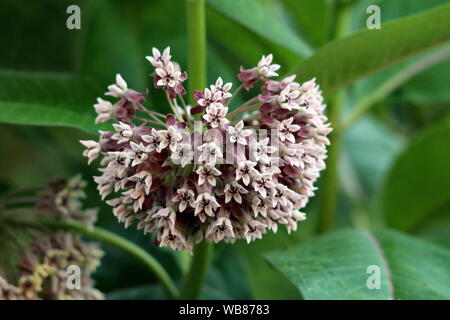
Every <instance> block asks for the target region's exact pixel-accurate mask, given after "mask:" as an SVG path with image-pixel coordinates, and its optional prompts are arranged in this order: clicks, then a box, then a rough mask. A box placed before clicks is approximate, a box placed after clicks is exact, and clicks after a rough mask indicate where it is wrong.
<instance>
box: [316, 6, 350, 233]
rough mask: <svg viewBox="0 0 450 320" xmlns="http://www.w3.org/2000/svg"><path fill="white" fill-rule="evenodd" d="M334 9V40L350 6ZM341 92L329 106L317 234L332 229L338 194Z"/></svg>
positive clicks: (343, 27) (342, 29)
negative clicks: (328, 145)
mask: <svg viewBox="0 0 450 320" xmlns="http://www.w3.org/2000/svg"><path fill="white" fill-rule="evenodd" d="M333 5H334V9H335V16H336V20H335V38H340V37H342V36H343V35H345V33H346V31H347V26H348V21H349V18H350V12H351V11H350V5H349V4H346V3H338V2H336V1H334V3H333ZM342 102H343V92H342V91H340V92H338V93H336V95H335V96H334V99H333V100H332V102H331V104H330V108H331V109H330V110H331V111H330V114H329V120H330V122H331V126H332V127H333V132H332V134H331V136H330V141H331V144H330V147H329V150H328V159H327V168H326V170H325V173H324V179H323V186H322V188H323V190H322V199H321V200H322V201H321V212H320V217H319V225H318V232H319V233H324V232H328V231H331V230H332V229H333V228H334V224H335V216H336V209H337V199H338V193H339V172H338V170H339V168H338V163H339V157H340V152H341V144H342V130H341V125H342V123H341V112H342Z"/></svg>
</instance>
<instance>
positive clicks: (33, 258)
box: [0, 177, 103, 300]
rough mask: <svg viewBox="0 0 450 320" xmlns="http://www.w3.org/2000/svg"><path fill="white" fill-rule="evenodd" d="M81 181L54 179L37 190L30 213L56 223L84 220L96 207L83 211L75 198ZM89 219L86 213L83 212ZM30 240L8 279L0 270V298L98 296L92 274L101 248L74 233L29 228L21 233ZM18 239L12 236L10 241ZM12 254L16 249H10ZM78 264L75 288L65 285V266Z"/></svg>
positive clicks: (99, 257)
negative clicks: (33, 209) (34, 204)
mask: <svg viewBox="0 0 450 320" xmlns="http://www.w3.org/2000/svg"><path fill="white" fill-rule="evenodd" d="M83 185H84V183H83V182H82V181H81V180H80V178H79V177H75V178H73V179H71V180H69V181H65V180H62V179H60V180H56V181H54V182H51V183H50V184H49V185H48V186H47V187H46V188H44V189H43V190H42V191H41V192H39V193H38V196H37V198H38V200H37V211H36V212H34V211H33V212H32V214H33V216H36V217H41V218H43V217H45V218H46V219H52V220H56V221H71V222H78V223H84V224H89V225H91V223H92V222H93V221H95V215H96V211H95V210H92V209H88V210H83V209H82V208H81V206H80V203H79V199H80V197H82V196H83V193H82V187H83ZM89 215H90V216H92V217H88V216H89ZM27 234H28V237H29V238H30V239H31V241H30V243H29V244H28V245H27V246H26V248H25V249H24V252H23V254H22V255H21V258H20V260H19V262H18V264H17V266H16V267H17V268H16V269H17V272H16V273H15V274H14V276H12V277H7V276H6V275H2V274H1V272H0V300H100V299H103V294H102V293H101V292H100V291H98V290H97V289H95V288H94V282H93V280H92V273H93V272H94V271H95V270H96V268H97V267H98V266H99V265H100V259H101V257H102V256H103V252H102V251H101V250H100V249H99V247H98V245H97V244H96V243H88V242H85V241H83V240H82V239H81V237H80V235H78V234H76V233H74V232H66V231H56V232H53V231H49V230H42V229H33V230H28V231H27ZM10 240H11V241H18V240H17V239H10ZM16 253H17V252H16ZM71 266H75V267H76V268H79V269H78V270H79V271H80V273H79V279H76V280H75V279H74V281H73V282H76V283H77V286H76V287H71V286H70V285H69V282H70V283H72V282H71V279H69V276H70V274H69V272H68V270H69V269H68V268H69V267H71Z"/></svg>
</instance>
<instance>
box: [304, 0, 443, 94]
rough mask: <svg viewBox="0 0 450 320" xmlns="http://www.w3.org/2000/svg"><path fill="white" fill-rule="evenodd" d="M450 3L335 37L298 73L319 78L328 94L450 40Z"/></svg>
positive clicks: (305, 63) (307, 60)
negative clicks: (345, 35) (379, 26)
mask: <svg viewBox="0 0 450 320" xmlns="http://www.w3.org/2000/svg"><path fill="white" fill-rule="evenodd" d="M449 15H450V5H444V6H440V7H438V8H435V9H433V10H429V11H426V12H423V13H420V14H416V15H412V16H409V17H406V18H402V19H399V20H396V21H393V22H389V23H385V24H383V25H382V27H381V29H378V30H377V29H375V30H364V31H360V32H358V33H355V34H353V35H350V36H348V37H345V38H342V39H339V40H335V41H333V42H331V43H329V44H327V45H325V46H324V47H323V48H321V49H320V50H318V51H317V52H316V54H314V55H313V56H312V57H310V58H308V59H306V60H305V61H303V62H302V63H301V64H300V65H299V66H298V67H297V68H296V69H295V72H296V73H299V75H300V77H301V79H303V80H306V79H310V78H313V77H316V78H317V81H318V83H319V84H320V86H321V88H322V90H323V91H324V92H325V93H330V92H333V91H336V90H338V89H340V88H343V87H345V86H348V85H350V84H352V83H353V82H355V81H357V80H359V79H361V78H364V77H366V76H368V75H370V74H372V73H375V72H377V71H380V70H382V69H384V68H386V67H389V66H391V65H393V64H396V63H398V62H400V61H402V60H405V59H407V58H409V57H412V56H414V55H416V54H418V53H421V52H423V51H425V50H428V49H431V48H434V47H436V46H439V45H441V44H444V43H446V42H448V41H450V20H449V19H448V16H449Z"/></svg>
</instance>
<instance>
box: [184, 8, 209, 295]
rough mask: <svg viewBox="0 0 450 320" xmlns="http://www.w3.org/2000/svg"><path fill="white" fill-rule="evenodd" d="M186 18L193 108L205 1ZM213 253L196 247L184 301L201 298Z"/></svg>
mask: <svg viewBox="0 0 450 320" xmlns="http://www.w3.org/2000/svg"><path fill="white" fill-rule="evenodd" d="M186 14H187V16H186V20H187V30H188V40H189V42H188V58H189V68H188V71H189V92H190V93H191V96H190V102H191V104H193V103H194V98H193V96H192V93H193V92H194V90H203V89H204V88H205V86H206V20H205V1H204V0H186ZM197 118H198V116H197ZM212 251H213V245H212V244H210V243H208V242H206V241H204V242H202V243H200V244H198V245H197V246H195V248H194V256H193V258H192V260H191V265H190V267H189V271H188V272H187V275H186V278H185V280H184V283H183V288H182V290H181V296H180V297H181V298H182V299H197V298H198V296H199V294H200V291H201V289H202V287H203V283H204V281H205V278H206V273H207V271H208V267H209V264H210V262H211V255H212Z"/></svg>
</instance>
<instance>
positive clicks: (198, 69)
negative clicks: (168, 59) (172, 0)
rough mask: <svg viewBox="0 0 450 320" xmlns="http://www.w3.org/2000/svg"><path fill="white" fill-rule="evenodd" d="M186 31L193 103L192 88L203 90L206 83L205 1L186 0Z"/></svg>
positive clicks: (192, 90) (190, 98) (190, 97)
mask: <svg viewBox="0 0 450 320" xmlns="http://www.w3.org/2000/svg"><path fill="white" fill-rule="evenodd" d="M186 14H187V15H186V19H187V31H188V41H189V42H188V59H189V64H188V75H189V79H188V81H189V93H190V96H189V101H190V102H191V104H193V103H194V97H193V95H192V93H193V92H194V90H203V89H204V88H205V84H206V22H205V1H204V0H186Z"/></svg>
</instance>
